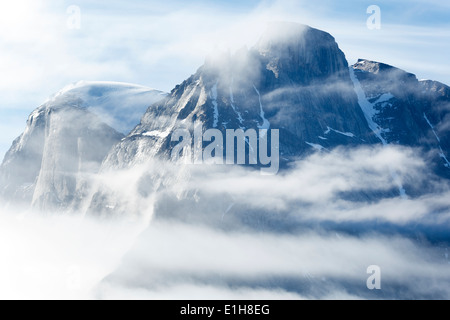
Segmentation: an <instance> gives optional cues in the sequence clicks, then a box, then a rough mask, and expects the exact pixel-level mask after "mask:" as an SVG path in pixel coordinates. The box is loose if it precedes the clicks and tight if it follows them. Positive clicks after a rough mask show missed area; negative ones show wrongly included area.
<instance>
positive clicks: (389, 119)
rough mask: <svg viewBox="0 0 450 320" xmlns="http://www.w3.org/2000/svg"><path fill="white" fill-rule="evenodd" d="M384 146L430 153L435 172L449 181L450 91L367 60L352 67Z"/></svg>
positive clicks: (446, 87)
mask: <svg viewBox="0 0 450 320" xmlns="http://www.w3.org/2000/svg"><path fill="white" fill-rule="evenodd" d="M353 69H354V70H355V75H356V77H357V78H358V80H359V82H360V84H361V87H362V88H363V90H364V94H365V96H366V98H367V100H368V102H369V103H371V104H372V106H373V109H374V112H373V114H372V115H373V116H372V119H373V121H374V122H375V123H376V124H377V125H378V126H379V128H380V131H381V136H382V137H383V139H385V141H386V143H390V144H399V145H403V146H410V147H418V148H422V149H423V150H425V151H427V152H430V155H431V156H432V159H433V160H432V165H433V166H434V167H435V171H436V172H437V173H438V174H439V175H441V176H443V177H446V178H450V163H449V161H448V159H449V158H448V150H449V147H450V145H449V138H450V127H449V123H450V122H449V120H450V115H449V111H450V88H449V87H448V86H446V85H444V84H441V83H438V82H435V81H418V80H417V78H416V76H415V75H413V74H410V73H407V72H405V71H403V70H400V69H397V68H395V67H392V66H389V65H386V64H383V63H378V62H373V61H367V60H359V61H358V63H356V64H355V65H354V66H353Z"/></svg>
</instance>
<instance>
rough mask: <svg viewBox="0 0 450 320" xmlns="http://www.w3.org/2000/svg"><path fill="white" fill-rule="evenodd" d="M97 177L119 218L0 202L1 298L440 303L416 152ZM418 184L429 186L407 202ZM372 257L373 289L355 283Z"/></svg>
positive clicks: (449, 235) (443, 253)
mask: <svg viewBox="0 0 450 320" xmlns="http://www.w3.org/2000/svg"><path fill="white" fill-rule="evenodd" d="M391 172H396V173H397V176H398V177H399V179H400V180H401V182H402V183H403V184H404V186H405V188H406V189H407V191H411V190H412V191H413V192H412V193H411V192H410V194H409V198H408V199H401V198H400V197H399V195H398V189H397V186H396V183H395V182H394V181H393V179H392V175H391ZM100 185H103V186H108V193H106V194H109V195H113V198H114V199H116V202H117V203H108V202H107V206H108V207H109V206H110V205H111V208H113V207H115V206H116V207H120V208H121V213H122V214H125V213H127V212H128V215H126V214H125V216H124V217H122V218H120V219H116V220H114V221H112V220H110V219H104V220H95V219H94V220H92V218H90V217H89V215H88V216H86V217H84V218H81V217H80V216H79V215H78V216H77V215H75V216H72V217H63V218H61V217H59V218H58V217H48V216H47V217H42V216H40V215H35V214H34V215H33V214H31V213H29V214H28V215H17V213H14V214H12V213H10V214H7V213H6V212H7V211H8V210H6V211H5V210H2V214H1V215H0V219H1V223H0V231H1V232H0V243H1V245H0V256H1V257H2V259H1V261H2V262H1V263H0V271H1V272H0V282H1V284H2V285H1V286H0V297H6V298H11V297H44V298H48V297H56V298H68V297H69V298H70V297H76V298H100V299H115V298H133V299H135V298H138V299H202V298H203V299H340V298H342V299H348V298H350V299H357V298H368V299H372V298H374V299H379V298H386V299H391V298H406V299H409V298H412V299H417V298H437V299H448V298H449V297H450V291H449V289H448V288H450V286H449V284H450V272H449V268H450V264H449V260H448V243H449V241H450V227H449V225H450V224H449V219H450V216H449V208H450V200H449V199H450V197H449V196H448V195H449V189H448V186H447V184H446V183H444V182H442V181H439V180H438V179H437V178H434V176H433V175H432V174H431V173H430V170H429V169H428V168H426V167H425V162H424V161H423V160H422V156H421V154H420V152H419V151H418V150H412V149H405V148H397V147H389V148H374V149H368V148H360V149H353V150H344V149H338V150H335V151H332V152H322V153H318V154H314V155H312V156H310V157H308V158H307V159H305V160H302V161H298V162H296V163H295V164H293V165H292V167H291V168H290V169H287V170H284V171H283V172H281V173H280V174H279V175H277V176H261V175H260V174H259V171H258V170H251V169H246V168H243V167H236V166H176V165H174V164H170V163H160V162H156V161H152V162H151V163H149V164H147V165H142V166H139V167H135V168H133V169H127V170H123V171H121V172H119V173H116V174H112V173H104V174H103V175H102V176H101V179H99V180H98V184H97V186H100ZM124 186H127V188H124ZM418 186H425V187H426V188H428V189H426V190H428V191H429V193H427V192H425V195H422V196H415V195H414V190H415V189H417V187H418ZM100 189H102V188H100ZM103 190H106V189H105V188H104V187H103ZM9 211H12V210H9ZM111 212H113V211H111ZM93 213H94V214H95V212H89V213H88V214H93ZM139 214H141V218H144V219H143V220H145V219H146V218H148V217H149V215H152V221H151V222H150V224H149V226H148V227H147V225H148V224H147V222H145V221H144V222H143V221H141V220H135V222H130V220H131V219H135V218H136V217H139ZM144 228H146V229H145V231H144V232H143V233H141V231H142V230H143V229H144ZM139 234H140V235H139ZM130 248H131V250H130ZM372 265H376V266H379V267H380V268H381V285H382V288H381V290H374V291H371V290H369V289H368V288H367V286H366V281H367V279H368V278H369V276H370V274H368V273H367V268H368V267H369V266H372ZM74 281H75V282H74ZM73 283H75V284H76V285H75V286H74V285H73ZM67 284H69V285H67ZM73 288H75V292H74V289H73Z"/></svg>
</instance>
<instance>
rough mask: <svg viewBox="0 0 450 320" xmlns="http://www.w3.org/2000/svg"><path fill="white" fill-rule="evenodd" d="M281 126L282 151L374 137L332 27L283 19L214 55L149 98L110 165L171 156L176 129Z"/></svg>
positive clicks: (299, 151) (287, 154)
mask: <svg viewBox="0 0 450 320" xmlns="http://www.w3.org/2000/svg"><path fill="white" fill-rule="evenodd" d="M194 121H201V122H202V124H203V127H204V129H211V128H216V129H219V130H220V131H222V132H224V133H225V130H226V129H239V128H241V129H244V130H247V129H269V128H270V129H279V130H280V154H281V156H282V157H283V158H285V159H290V158H293V157H297V156H302V155H305V154H307V153H308V152H311V151H313V150H314V148H316V149H322V148H333V147H335V146H338V145H359V144H368V143H369V144H370V143H375V142H376V138H375V136H374V134H373V133H372V132H371V130H370V129H369V127H368V126H367V122H366V120H365V118H364V115H363V113H362V111H361V108H360V107H359V105H358V101H357V98H356V95H355V92H354V90H353V84H352V82H351V80H350V76H349V69H348V64H347V61H346V59H345V55H344V54H343V53H342V51H341V50H340V49H339V47H338V45H337V44H336V42H335V40H334V38H333V37H332V36H331V35H329V34H328V33H325V32H322V31H319V30H316V29H312V28H310V27H307V26H301V25H297V24H278V25H275V26H273V27H272V28H271V29H270V30H269V32H268V33H267V34H266V35H265V36H264V37H263V38H262V39H261V40H260V41H259V42H258V44H257V45H256V46H255V47H254V48H252V49H250V50H247V49H242V50H240V51H238V52H237V53H236V54H235V55H232V56H231V55H229V54H222V55H216V56H214V57H210V58H208V59H207V61H206V63H205V64H204V65H203V66H202V67H201V68H200V69H199V70H198V71H197V73H196V74H195V75H193V76H192V77H190V78H189V79H188V80H186V81H185V82H183V83H182V84H181V85H179V86H177V87H176V88H175V89H174V90H173V91H172V92H171V94H170V95H169V96H168V97H167V98H166V99H165V100H163V101H162V102H160V103H157V104H155V105H153V106H151V107H150V108H149V109H148V110H147V112H146V114H145V115H144V117H143V118H142V121H141V124H140V125H139V126H138V127H136V128H135V130H134V131H133V132H132V133H131V134H130V135H129V136H128V137H127V138H126V139H125V140H123V141H122V142H121V143H120V144H118V145H117V146H115V147H114V149H113V150H112V151H111V152H110V154H109V156H108V158H107V159H106V161H105V164H104V166H105V168H108V167H110V168H114V167H116V168H123V167H127V166H129V165H130V164H135V163H140V162H144V161H145V160H146V158H148V157H153V156H155V155H164V156H168V155H169V154H170V151H171V150H172V148H173V144H172V143H170V137H171V133H172V132H174V130H176V129H177V128H180V127H185V128H192V124H193V123H194Z"/></svg>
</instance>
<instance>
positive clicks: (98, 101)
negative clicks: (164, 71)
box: [0, 82, 164, 210]
mask: <svg viewBox="0 0 450 320" xmlns="http://www.w3.org/2000/svg"><path fill="white" fill-rule="evenodd" d="M163 96H164V95H163V93H161V92H159V91H156V90H153V89H148V88H144V87H142V86H134V85H129V84H121V83H110V82H79V83H77V84H74V85H71V86H68V87H66V88H64V89H63V90H62V91H60V92H58V93H57V94H56V95H54V96H53V97H51V98H50V99H49V100H48V101H46V102H45V103H44V104H43V105H42V106H40V107H39V108H37V109H36V110H35V111H33V113H32V114H31V115H30V117H29V118H28V121H27V127H26V129H25V131H24V133H23V134H22V135H21V136H20V137H19V138H17V139H16V140H15V141H14V142H13V145H12V147H11V149H10V150H9V151H8V153H7V154H6V156H5V159H4V161H3V163H2V165H1V167H0V196H2V197H3V198H4V199H5V200H7V201H11V202H16V203H20V204H22V205H25V206H29V205H30V204H32V206H33V207H35V208H39V209H42V210H64V209H67V208H68V207H75V208H76V207H77V205H78V202H79V201H80V200H81V199H82V198H83V196H84V191H85V189H86V183H87V179H88V178H89V176H90V175H93V174H96V173H97V172H98V170H99V168H100V165H101V163H102V161H103V159H104V157H105V156H106V154H107V153H108V152H109V150H110V149H111V148H112V146H113V145H114V144H116V143H117V142H118V141H120V139H122V138H123V137H124V134H123V133H125V134H126V133H127V132H129V130H131V128H132V127H133V126H135V125H136V123H138V122H139V114H142V112H143V111H142V110H145V109H146V107H147V106H148V105H149V104H151V103H152V102H156V101H157V100H159V99H161V98H162V97H163ZM133 121H134V122H135V123H134V124H133ZM83 190H84V191H83Z"/></svg>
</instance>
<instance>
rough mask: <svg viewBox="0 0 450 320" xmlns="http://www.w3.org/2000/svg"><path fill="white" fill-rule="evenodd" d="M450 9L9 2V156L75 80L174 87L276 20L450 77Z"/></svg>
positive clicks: (3, 25) (352, 55)
mask: <svg viewBox="0 0 450 320" xmlns="http://www.w3.org/2000/svg"><path fill="white" fill-rule="evenodd" d="M370 5H378V6H379V7H380V9H381V29H380V30H369V29H368V28H367V25H366V21H367V19H368V17H369V16H370V15H369V14H367V8H368V7H369V6H370ZM73 6H75V7H73ZM74 8H75V9H76V10H73V9H74ZM78 9H79V16H78V11H77V10H78ZM449 17H450V4H449V3H448V2H445V1H437V0H427V1H425V0H412V1H410V0H409V1H406V0H399V1H395V3H393V1H388V0H370V1H360V0H358V1H356V0H348V1H339V2H338V1H332V0H316V1H304V0H295V1H294V0H279V1H276V0H267V1H258V0H251V1H245V2H243V1H234V0H233V1H222V0H221V1H207V0H196V1H189V4H187V2H186V1H178V0H168V1H164V2H161V1H147V0H146V1H144V0H134V1H123V0H112V1H107V2H105V1H97V0H95V1H92V0H90V1H87V0H70V1H50V0H15V1H7V2H6V1H2V5H1V10H0V74H1V77H0V132H1V133H2V134H1V137H0V157H2V156H3V154H4V153H5V152H6V150H7V149H8V148H9V146H10V145H11V142H12V140H13V139H14V138H15V137H17V136H18V135H19V134H20V133H21V132H22V131H23V129H24V127H25V120H26V118H27V116H28V114H29V113H30V112H31V111H32V110H33V109H35V108H36V107H38V106H39V104H41V103H42V102H43V101H45V99H46V98H47V97H48V96H50V95H52V94H53V93H55V92H57V91H59V90H60V89H61V88H63V87H64V86H66V85H67V84H70V83H73V82H76V81H79V80H109V81H121V82H131V83H137V84H142V85H146V86H149V87H153V88H156V89H160V90H164V91H169V90H171V89H172V88H173V87H174V86H175V85H176V84H178V83H180V82H181V81H183V80H184V79H186V78H187V77H188V76H189V75H190V74H192V73H194V72H195V71H196V69H197V68H198V67H199V66H200V65H201V64H202V62H203V61H204V59H205V57H206V56H207V55H208V54H211V53H212V52H213V51H215V50H218V49H220V50H225V49H228V48H229V49H230V50H236V49H238V48H240V47H242V46H244V45H247V46H252V45H253V44H254V43H255V42H256V41H257V39H258V37H259V35H260V34H261V32H262V31H263V30H264V28H265V26H266V25H267V23H268V22H271V21H281V20H286V21H294V22H300V23H304V24H308V25H311V26H313V27H316V28H319V29H323V30H326V31H328V32H330V33H331V34H333V35H334V36H335V37H336V39H337V41H338V43H339V45H340V47H341V49H342V50H343V51H344V52H345V54H346V56H347V59H348V60H349V62H350V63H354V62H355V61H356V59H357V58H367V59H373V60H377V61H383V62H386V63H389V64H393V65H395V66H398V67H400V68H403V69H405V70H407V71H410V72H413V73H416V74H417V76H418V78H419V79H423V78H426V79H434V80H439V81H442V82H444V83H447V84H450V66H449V65H448V63H447V60H448V53H449V52H450V19H449ZM78 18H79V19H78Z"/></svg>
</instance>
